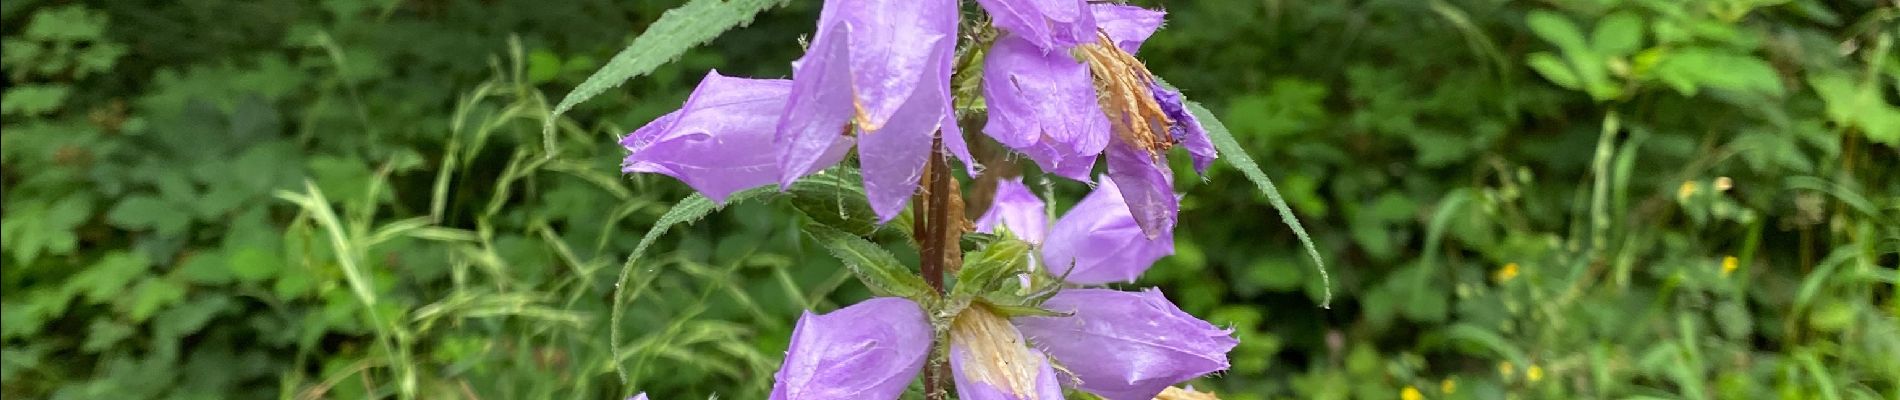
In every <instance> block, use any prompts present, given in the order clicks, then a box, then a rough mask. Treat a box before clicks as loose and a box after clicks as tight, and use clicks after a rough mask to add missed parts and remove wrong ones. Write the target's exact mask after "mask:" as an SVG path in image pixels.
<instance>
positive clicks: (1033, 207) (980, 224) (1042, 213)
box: [976, 177, 1049, 244]
mask: <svg viewBox="0 0 1900 400" xmlns="http://www.w3.org/2000/svg"><path fill="white" fill-rule="evenodd" d="M999 226H1000V227H1004V228H1008V229H1009V231H1010V232H1011V233H1014V234H1016V237H1017V238H1019V239H1022V240H1023V241H1025V242H1029V243H1031V244H1041V243H1042V239H1043V237H1044V236H1046V235H1047V232H1048V231H1049V211H1048V206H1047V205H1045V204H1043V202H1042V198H1040V197H1036V192H1033V191H1030V190H1029V186H1028V185H1024V184H1023V178H1022V177H1015V178H1009V179H1003V180H999V181H996V197H995V200H993V201H991V202H990V210H989V211H988V212H985V213H983V217H982V218H977V220H976V231H977V232H983V233H995V232H996V228H997V227H999Z"/></svg>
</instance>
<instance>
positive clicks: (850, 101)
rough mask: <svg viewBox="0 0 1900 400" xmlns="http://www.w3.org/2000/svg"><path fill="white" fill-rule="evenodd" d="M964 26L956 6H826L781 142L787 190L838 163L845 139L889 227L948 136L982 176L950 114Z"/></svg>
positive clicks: (946, 0)
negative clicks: (935, 146)
mask: <svg viewBox="0 0 1900 400" xmlns="http://www.w3.org/2000/svg"><path fill="white" fill-rule="evenodd" d="M957 18H958V12H957V2H956V1H955V0H826V1H825V4H824V8H823V9H822V10H821V11H820V12H819V16H818V32H817V34H816V35H815V36H814V37H813V38H812V42H811V47H810V48H809V49H807V51H806V53H805V56H804V57H803V58H800V59H799V60H798V62H797V63H795V64H793V67H792V85H791V86H792V87H791V94H790V99H789V100H788V101H787V102H786V104H785V107H784V108H783V109H781V111H783V113H782V115H781V116H780V119H779V121H778V126H777V131H776V134H775V135H774V137H773V144H774V149H773V150H774V151H775V152H776V153H775V154H776V156H777V160H778V167H779V169H778V173H779V176H778V178H779V185H780V187H781V188H783V187H789V186H790V185H791V183H792V182H793V181H795V180H797V179H798V178H799V177H801V176H804V175H806V174H810V173H812V172H816V171H817V170H819V169H823V168H825V167H828V166H830V165H831V164H833V163H835V162H836V161H830V162H827V161H829V158H828V157H827V156H828V155H829V154H830V151H831V149H832V147H833V146H835V145H836V144H837V143H838V138H840V137H855V138H856V140H857V146H858V159H859V167H860V169H861V170H862V171H863V174H864V190H865V194H866V196H867V197H868V198H869V200H870V204H871V209H872V211H874V212H876V214H877V215H878V218H879V220H880V221H889V220H890V219H891V218H892V217H895V216H897V214H898V212H900V211H902V210H903V207H904V204H905V201H906V200H908V199H910V197H911V194H912V193H913V192H915V191H916V190H917V182H918V178H920V177H921V176H922V175H923V169H924V163H925V162H926V161H927V160H928V159H929V158H930V153H931V151H932V150H931V149H932V140H933V139H934V138H936V137H937V136H936V135H937V134H938V132H939V131H942V138H943V142H944V147H945V148H946V149H948V150H949V151H950V152H951V153H952V154H955V155H956V156H957V157H958V158H959V159H961V160H963V161H964V165H965V166H966V167H968V168H971V171H975V169H974V168H975V166H974V165H973V164H971V163H970V160H971V158H970V155H969V148H968V146H967V145H966V144H965V143H964V142H963V135H962V133H961V131H960V130H959V129H958V128H957V125H956V121H955V118H956V117H955V113H954V112H953V111H952V110H951V99H950V72H951V68H952V67H951V63H952V62H953V61H954V60H952V59H953V58H954V57H955V48H956V39H957ZM854 128H855V129H854Z"/></svg>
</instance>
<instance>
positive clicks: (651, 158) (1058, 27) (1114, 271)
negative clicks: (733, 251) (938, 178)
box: [621, 0, 1237, 400]
mask: <svg viewBox="0 0 1900 400" xmlns="http://www.w3.org/2000/svg"><path fill="white" fill-rule="evenodd" d="M977 3H978V4H979V5H981V6H982V8H983V9H984V10H986V11H988V12H989V14H990V15H991V16H992V17H993V21H994V25H995V26H997V27H999V28H1001V30H1002V31H1003V32H1002V34H1001V35H1000V36H998V37H997V38H996V41H995V42H994V43H992V44H991V45H990V47H989V48H988V50H987V52H986V53H985V58H984V61H983V72H982V79H983V88H982V95H983V97H984V100H985V104H987V107H988V118H989V120H988V121H987V124H986V125H985V126H984V129H983V131H984V133H985V134H987V135H989V136H990V137H991V138H993V139H995V140H996V141H997V142H998V143H1001V144H1002V145H1004V146H1006V147H1008V148H1010V149H1012V150H1014V151H1016V152H1019V153H1022V154H1024V155H1026V156H1027V157H1028V158H1029V159H1031V160H1034V161H1035V162H1036V163H1037V164H1038V166H1040V167H1041V168H1042V169H1043V170H1044V171H1046V172H1048V173H1050V174H1053V175H1057V176H1061V177H1065V178H1068V179H1074V180H1078V181H1091V180H1096V181H1099V182H1098V183H1097V185H1096V188H1095V190H1094V191H1093V192H1091V193H1090V194H1089V195H1088V196H1087V197H1085V198H1084V199H1083V200H1082V201H1081V202H1080V203H1078V204H1076V205H1075V206H1074V207H1072V208H1071V209H1070V210H1069V211H1068V212H1067V213H1066V214H1064V215H1063V216H1062V217H1061V218H1057V219H1056V220H1055V221H1054V222H1053V223H1050V222H1049V217H1048V215H1049V214H1048V211H1047V206H1046V205H1045V203H1044V202H1043V200H1042V199H1040V198H1037V197H1036V195H1035V194H1034V193H1033V192H1031V191H1030V190H1029V188H1028V187H1026V186H1024V185H1023V183H1022V181H1021V180H1020V178H1017V179H1010V180H1003V181H1001V182H1000V184H999V188H998V191H997V195H996V198H995V201H994V205H993V206H992V208H991V209H990V210H989V212H987V213H986V214H985V215H984V216H983V217H982V218H980V219H979V220H978V230H979V231H981V232H994V233H1001V231H1005V230H1006V231H1007V232H1009V233H1010V234H1011V235H1013V236H1014V237H1016V238H1020V239H1022V240H1024V241H1026V242H1029V243H1031V244H1032V245H1034V246H1035V248H1036V249H1037V251H1036V254H1035V255H1034V256H1032V257H1031V259H1032V260H1034V262H1033V264H1034V265H1033V269H1046V270H1043V271H1028V272H1030V273H1036V274H1042V275H1044V276H1049V277H1061V278H1062V280H1063V281H1064V282H1063V283H1062V284H1063V285H1066V286H1067V287H1068V288H1066V289H1062V290H1060V291H1059V292H1056V293H1054V294H1053V296H1052V297H1049V298H1047V300H1046V301H1043V302H1041V304H1040V305H1039V307H1040V308H1041V309H1043V310H1046V311H1049V312H1050V314H1047V315H1044V316H1016V317H1013V318H1012V317H1010V315H1011V314H1010V313H1006V312H1005V310H1003V309H1001V308H997V307H993V306H990V305H987V304H986V303H984V302H983V301H981V300H976V301H971V302H970V303H969V304H968V306H967V307H957V308H955V310H952V311H953V312H955V313H956V314H955V315H948V314H946V315H945V317H946V318H947V319H948V322H947V326H945V327H933V326H932V324H931V319H930V318H928V317H927V316H926V315H927V314H928V313H929V312H930V311H927V310H926V309H925V307H924V306H921V305H919V303H918V302H917V301H914V300H912V299H905V298H896V297H885V298H875V299H871V300H867V301H864V302H861V303H858V304H855V305H852V306H848V307H845V308H842V309H839V310H836V311H833V312H831V313H829V314H822V315H821V314H812V313H809V312H808V313H806V314H805V315H804V316H802V317H800V318H799V320H798V324H797V327H796V328H795V330H794V332H793V335H792V339H791V346H790V349H789V350H788V351H787V354H786V357H785V361H784V364H783V366H782V367H781V368H780V369H779V371H778V373H777V374H776V375H775V379H776V380H775V384H774V385H773V389H772V395H771V397H772V399H785V400H808V399H846V398H849V399H867V400H885V399H895V398H897V397H898V395H900V394H901V393H902V392H903V391H904V390H905V388H906V387H908V386H909V385H910V383H911V382H912V381H913V380H914V379H913V378H914V377H915V376H916V375H917V374H918V373H919V372H920V371H921V370H922V368H924V365H925V364H926V362H927V360H928V359H929V358H930V351H931V346H932V344H933V343H934V342H935V341H936V339H937V333H938V331H937V329H938V328H943V329H945V330H947V333H948V335H947V337H948V343H947V344H948V356H949V364H950V367H951V369H952V372H953V379H954V381H955V383H956V387H957V393H958V394H959V396H960V398H963V399H1060V398H1062V396H1063V394H1062V393H1063V392H1062V391H1063V389H1064V388H1065V387H1067V388H1072V389H1076V390H1082V391H1086V392H1089V393H1093V394H1096V395H1099V396H1102V397H1104V398H1107V399H1111V400H1134V399H1143V400H1145V399H1150V398H1153V397H1154V396H1155V395H1156V394H1157V393H1160V392H1161V391H1162V390H1164V389H1166V388H1167V387H1169V386H1170V385H1174V384H1177V383H1180V382H1183V381H1185V380H1188V379H1192V378H1195V377H1199V376H1202V375H1205V374H1208V373H1212V372H1215V371H1220V370H1223V369H1226V368H1227V366H1228V363H1227V356H1226V354H1227V352H1228V351H1229V350H1231V349H1232V348H1233V347H1234V346H1235V345H1236V343H1237V341H1236V340H1235V339H1234V338H1233V337H1232V336H1231V332H1230V331H1227V330H1223V329H1219V328H1216V327H1214V326H1213V325H1212V324H1210V323H1208V322H1206V321H1202V320H1200V319H1197V318H1194V317H1193V316H1191V315H1188V314H1187V313H1185V312H1182V311H1181V310H1180V309H1179V308H1177V307H1176V306H1175V305H1174V304H1173V303H1171V302H1169V301H1168V300H1167V299H1166V298H1165V297H1164V296H1162V294H1161V292H1160V291H1159V290H1157V289H1148V290H1144V291H1138V292H1125V291H1117V290H1110V289H1099V288H1085V287H1082V286H1083V285H1100V284H1105V283H1111V282H1130V281H1133V280H1134V279H1135V278H1136V277H1138V276H1139V275H1140V274H1141V273H1142V272H1143V271H1146V270H1147V269H1148V268H1149V266H1151V265H1152V264H1153V263H1154V262H1155V261H1156V260H1158V259H1160V258H1161V257H1163V256H1166V255H1168V254H1172V253H1173V252H1174V244H1173V233H1172V232H1173V228H1174V225H1175V218H1176V214H1178V212H1179V202H1178V198H1177V197H1176V195H1175V193H1174V190H1173V182H1172V179H1173V172H1172V171H1170V169H1169V167H1168V164H1167V152H1168V151H1169V150H1170V149H1171V148H1172V147H1173V146H1175V145H1181V146H1183V147H1186V148H1187V151H1188V153H1189V155H1190V156H1191V157H1192V159H1193V162H1194V166H1195V169H1196V171H1197V172H1204V171H1205V169H1206V167H1207V165H1208V164H1209V163H1210V162H1211V161H1212V160H1213V159H1214V157H1215V154H1214V150H1213V146H1212V145H1211V143H1210V142H1209V141H1208V138H1207V136H1206V132H1205V131H1203V130H1202V129H1201V125H1200V123H1199V122H1198V121H1196V120H1195V118H1194V116H1193V115H1191V114H1189V113H1187V112H1186V111H1185V109H1184V108H1183V101H1184V100H1183V99H1182V97H1181V94H1180V93H1179V92H1176V91H1173V90H1171V89H1168V88H1166V87H1165V86H1163V85H1161V84H1160V83H1159V82H1158V80H1156V79H1155V78H1154V76H1153V75H1151V74H1150V73H1149V72H1148V70H1147V67H1146V66H1144V65H1143V64H1142V63H1141V61H1139V60H1137V59H1136V58H1135V57H1134V56H1133V55H1132V54H1133V53H1134V52H1136V51H1137V50H1139V48H1140V46H1141V44H1142V42H1143V41H1144V40H1146V39H1147V38H1148V36H1149V35H1151V34H1153V33H1154V32H1155V31H1156V30H1158V29H1159V28H1160V27H1161V23H1162V19H1163V16H1164V13H1162V12H1160V11H1154V10H1147V9H1143V8H1139V7H1132V6H1125V5H1118V4H1107V3H1089V2H1087V1H1086V0H978V1H977ZM958 18H959V11H958V3H957V1H955V0H826V1H825V5H824V8H823V10H822V11H821V13H820V15H819V19H818V26H817V28H818V30H817V33H816V35H814V36H813V39H812V41H811V45H810V47H809V48H808V49H807V52H806V54H805V55H804V57H802V58H800V59H799V60H798V61H796V62H795V63H794V64H793V73H792V79H789V80H784V79H749V78H735V77H727V76H723V75H720V74H719V73H718V72H717V71H714V72H710V73H708V74H707V76H706V77H705V79H704V80H702V81H701V82H700V84H699V86H698V87H697V88H695V89H694V90H693V93H692V95H691V96H690V97H689V98H688V99H687V101H686V103H685V104H684V105H683V106H682V107H681V108H680V109H679V110H678V111H675V112H673V113H670V114H667V115H665V116H662V117H660V118H658V119H655V120H654V121H653V122H651V123H649V124H647V125H646V126H643V127H641V128H639V129H638V130H635V131H634V132H633V133H632V134H629V135H628V136H626V137H625V138H623V139H622V140H621V145H623V146H625V147H626V148H627V149H628V151H629V152H630V154H629V155H628V156H627V158H626V161H625V163H624V168H625V170H626V171H627V172H647V173H659V174H665V175H669V176H672V177H674V178H677V179H679V180H681V181H683V182H685V183H686V184H687V185H689V186H692V187H693V188H694V189H695V190H697V191H699V192H700V193H702V194H704V195H705V196H706V197H708V198H711V199H713V200H714V201H716V202H723V201H724V200H725V199H726V198H727V197H728V196H729V195H731V194H732V193H734V192H736V191H739V190H743V189H747V188H752V187H757V186H764V185H769V184H772V183H778V184H779V185H780V187H781V188H785V187H788V186H789V185H790V184H791V183H792V182H794V181H796V180H798V179H800V178H801V177H804V176H806V175H809V174H813V173H816V172H818V171H820V170H822V169H824V168H827V167H830V166H832V165H835V164H837V163H839V162H840V161H842V160H843V159H844V158H845V156H846V155H847V154H848V153H850V151H851V150H852V149H853V148H854V146H855V148H856V149H857V154H858V160H859V170H860V171H861V174H862V176H863V180H864V182H863V184H864V189H865V194H866V197H867V199H868V200H869V204H870V207H871V208H872V210H873V211H874V212H875V213H876V214H877V216H878V218H879V220H880V222H883V221H889V220H890V219H891V218H894V217H896V216H897V215H898V214H899V213H900V212H901V211H902V210H903V208H904V206H905V204H906V200H908V199H909V198H910V197H911V196H912V195H913V193H915V192H916V191H917V188H918V185H919V180H920V178H921V177H922V175H923V171H924V167H925V164H926V163H927V162H929V160H931V159H932V157H933V154H932V152H933V151H934V150H933V147H934V142H937V141H941V143H942V144H943V148H944V149H946V150H947V151H948V152H949V153H951V154H952V155H954V156H955V157H957V158H958V159H960V160H962V161H963V164H964V166H965V167H966V168H968V171H969V172H970V173H971V174H972V175H974V174H975V173H976V171H977V166H976V165H974V163H973V162H972V159H971V157H970V155H969V150H968V147H967V145H966V144H965V143H964V142H963V135H962V133H961V131H960V130H959V129H960V128H959V127H958V126H957V121H956V113H955V111H954V110H953V107H952V104H953V103H955V102H954V99H953V98H952V92H951V85H950V79H951V73H952V69H953V67H952V65H953V64H954V63H955V62H956V60H955V58H957V52H956V51H955V49H956V44H957V38H958V32H957V30H958V24H959V21H958ZM1097 156H1105V157H1106V158H1107V163H1106V164H1107V171H1106V173H1105V174H1102V175H1100V176H1097V174H1096V173H1095V172H1094V171H1093V169H1094V164H1095V162H1096V158H1097ZM952 311H945V312H946V313H948V312H952ZM1039 315H1040V314H1039Z"/></svg>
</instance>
